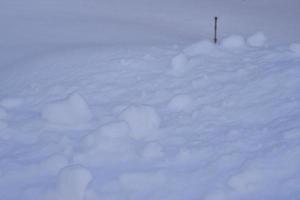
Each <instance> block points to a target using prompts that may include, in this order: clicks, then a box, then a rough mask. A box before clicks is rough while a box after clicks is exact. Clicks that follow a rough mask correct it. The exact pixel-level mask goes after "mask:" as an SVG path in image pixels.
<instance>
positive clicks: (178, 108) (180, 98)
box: [168, 94, 193, 112]
mask: <svg viewBox="0 0 300 200" xmlns="http://www.w3.org/2000/svg"><path fill="white" fill-rule="evenodd" d="M192 101H193V99H192V97H191V96H189V95H186V94H182V95H177V96H175V97H173V98H172V99H171V101H170V102H169V104H168V108H169V109H170V110H172V111H175V112H188V111H189V110H190V108H191V105H192Z"/></svg>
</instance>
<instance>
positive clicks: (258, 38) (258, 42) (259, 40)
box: [247, 32, 267, 47]
mask: <svg viewBox="0 0 300 200" xmlns="http://www.w3.org/2000/svg"><path fill="white" fill-rule="evenodd" d="M266 41H267V37H266V36H265V34H264V33H263V32H258V33H255V34H254V35H252V36H250V37H248V38H247V44H248V45H249V46H252V47H262V46H264V45H265V43H266Z"/></svg>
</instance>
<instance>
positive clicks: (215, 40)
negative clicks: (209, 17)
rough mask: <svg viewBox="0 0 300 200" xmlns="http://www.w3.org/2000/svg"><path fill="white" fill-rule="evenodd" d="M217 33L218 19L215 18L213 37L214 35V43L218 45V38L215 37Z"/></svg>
mask: <svg viewBox="0 0 300 200" xmlns="http://www.w3.org/2000/svg"><path fill="white" fill-rule="evenodd" d="M217 31H218V17H215V35H214V43H215V44H217V43H218V36H217Z"/></svg>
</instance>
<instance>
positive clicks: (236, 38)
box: [221, 35, 245, 49]
mask: <svg viewBox="0 0 300 200" xmlns="http://www.w3.org/2000/svg"><path fill="white" fill-rule="evenodd" d="M221 45H222V47H224V48H226V49H236V48H242V47H244V46H245V39H244V38H243V37H242V36H240V35H232V36H229V37H227V38H225V39H224V40H223V41H222V43H221Z"/></svg>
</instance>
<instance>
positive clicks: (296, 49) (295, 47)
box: [290, 43, 300, 56]
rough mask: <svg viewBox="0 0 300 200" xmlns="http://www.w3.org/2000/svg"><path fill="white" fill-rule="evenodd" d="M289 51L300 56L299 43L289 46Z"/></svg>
mask: <svg viewBox="0 0 300 200" xmlns="http://www.w3.org/2000/svg"><path fill="white" fill-rule="evenodd" d="M290 50H291V51H292V52H293V54H295V55H296V56H300V43H294V44H291V45H290Z"/></svg>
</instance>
